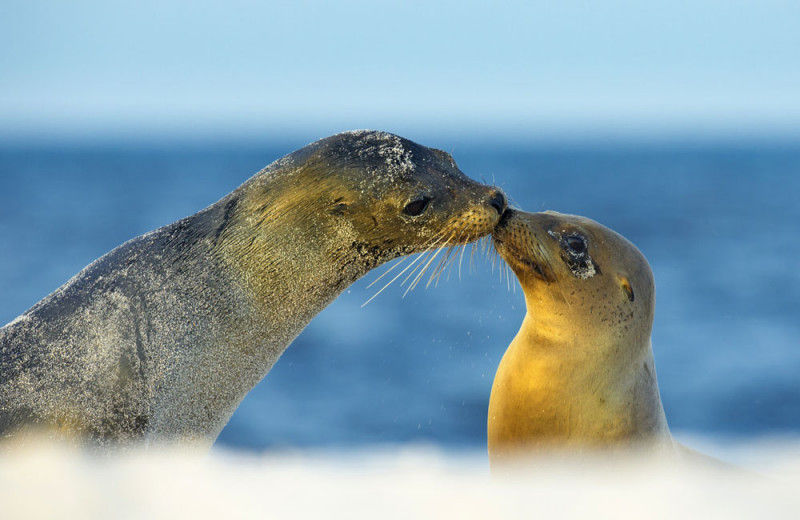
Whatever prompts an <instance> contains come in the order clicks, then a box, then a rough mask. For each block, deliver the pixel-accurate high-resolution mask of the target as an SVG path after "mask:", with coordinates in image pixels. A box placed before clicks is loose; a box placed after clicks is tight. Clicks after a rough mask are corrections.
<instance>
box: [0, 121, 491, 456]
mask: <svg viewBox="0 0 800 520" xmlns="http://www.w3.org/2000/svg"><path fill="white" fill-rule="evenodd" d="M498 193H499V192H498V191H497V190H496V189H494V188H491V187H489V186H484V185H482V184H479V183H476V182H474V181H472V180H470V179H469V178H467V177H466V176H465V175H464V174H463V173H461V172H460V171H459V170H458V168H457V167H456V165H455V163H454V162H453V160H452V158H451V157H450V156H449V155H447V154H445V153H444V152H440V151H437V150H433V149H429V148H426V147H423V146H420V145H417V144H415V143H413V142H411V141H408V140H405V139H402V138H400V137H398V136H395V135H391V134H386V133H382V132H371V131H359V132H348V133H344V134H338V135H336V136H332V137H329V138H326V139H323V140H321V141H318V142H316V143H312V144H311V145H309V146H307V147H305V148H303V149H301V150H298V151H297V152H295V153H293V154H290V155H288V156H286V157H284V158H283V159H280V160H278V161H276V162H275V163H273V164H271V165H269V166H268V167H266V168H265V169H264V170H262V171H261V172H259V173H258V174H256V175H255V176H254V177H253V178H251V179H250V180H249V181H247V182H246V183H245V184H243V185H242V186H241V187H239V188H238V189H237V190H235V191H234V192H233V193H231V194H229V195H228V196H226V197H225V198H223V199H222V200H220V201H219V202H217V203H216V204H213V205H212V206H210V207H208V208H206V209H204V210H202V211H200V212H198V213H196V214H194V215H191V216H189V217H187V218H185V219H183V220H180V221H178V222H175V223H173V224H170V225H168V226H165V227H163V228H160V229H158V230H156V231H153V232H151V233H148V234H146V235H143V236H140V237H137V238H134V239H133V240H131V241H129V242H127V243H125V244H123V245H121V246H119V247H118V248H116V249H114V250H113V251H111V252H110V253H108V254H107V255H105V256H103V257H102V258H100V259H98V260H97V261H95V262H94V263H92V264H91V265H89V266H88V267H87V268H85V269H84V270H83V271H81V272H80V273H79V274H77V275H76V276H75V277H74V278H73V279H71V280H70V281H68V282H67V283H66V284H65V285H64V286H62V287H61V288H59V289H58V290H56V291H55V292H54V293H53V294H51V295H50V296H48V297H46V298H45V299H43V300H42V301H41V302H39V303H38V304H36V305H35V306H34V307H33V308H31V309H30V310H29V311H27V312H26V313H25V314H23V315H22V316H20V317H19V318H17V319H16V320H14V321H13V322H12V323H10V324H8V325H7V326H5V327H3V328H2V329H0V435H2V436H12V435H17V436H19V435H21V432H22V431H28V430H29V429H31V428H33V429H36V430H39V431H41V430H45V431H47V432H58V433H63V434H66V435H69V436H78V437H80V438H81V439H86V440H88V441H89V442H90V443H93V444H100V445H114V446H116V445H119V443H126V442H128V441H132V440H143V441H145V442H147V443H150V442H157V441H168V442H169V441H179V442H193V443H197V444H201V445H208V444H210V443H211V442H213V440H214V439H215V438H216V436H217V435H218V434H219V432H220V431H221V429H222V428H223V426H224V425H225V423H226V422H227V421H228V419H229V417H230V415H231V414H232V413H233V411H234V410H235V408H236V407H237V406H238V404H239V402H240V401H241V400H242V399H243V398H244V396H245V394H246V393H247V392H248V391H249V390H250V389H251V388H252V387H253V386H255V384H256V383H258V381H260V380H261V379H262V378H263V377H264V375H265V374H266V373H267V372H268V371H269V370H270V368H271V367H272V365H273V364H274V363H275V362H276V361H277V359H278V357H279V356H280V355H281V353H282V352H283V350H284V349H285V348H286V347H287V346H288V345H289V343H291V341H292V340H293V339H294V338H295V337H296V336H297V334H298V333H299V332H300V331H301V330H302V329H303V327H305V325H306V324H308V322H309V321H310V320H311V319H312V318H313V317H314V316H315V315H316V314H317V313H318V312H319V311H321V310H322V309H323V308H324V307H325V306H326V305H328V304H329V303H330V302H331V301H332V300H333V299H334V298H335V297H336V296H337V295H338V294H339V293H340V292H341V291H342V290H343V289H345V288H346V287H347V286H348V285H350V284H351V283H352V282H353V281H355V280H356V279H357V278H359V277H360V276H362V275H364V274H365V273H366V272H367V271H369V270H370V269H372V268H374V267H376V266H377V265H379V264H381V263H383V262H386V261H388V260H391V259H393V258H396V257H398V256H401V255H405V254H410V253H415V252H419V251H423V250H426V249H427V248H430V247H434V246H435V247H439V246H442V245H452V244H455V243H466V242H469V241H471V240H474V239H476V238H479V237H482V236H485V235H487V234H488V233H490V232H491V230H492V229H493V227H494V225H495V224H496V223H497V221H498V220H499V213H498V209H497V206H498V200H500V201H502V205H503V207H504V204H505V199H504V198H503V197H502V196H501V195H498ZM420 197H425V198H426V199H429V204H428V208H427V209H426V211H424V212H423V213H422V214H421V215H419V216H409V215H407V214H404V213H403V208H404V207H405V206H406V205H407V204H408V203H409V202H411V201H414V200H418V199H419V198H420Z"/></svg>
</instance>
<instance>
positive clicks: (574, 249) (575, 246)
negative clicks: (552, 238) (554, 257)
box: [564, 235, 587, 255]
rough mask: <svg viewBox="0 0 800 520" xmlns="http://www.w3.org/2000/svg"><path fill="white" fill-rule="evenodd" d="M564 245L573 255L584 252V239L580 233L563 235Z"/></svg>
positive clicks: (585, 247)
mask: <svg viewBox="0 0 800 520" xmlns="http://www.w3.org/2000/svg"><path fill="white" fill-rule="evenodd" d="M564 247H565V249H567V250H568V251H569V252H570V253H572V254H574V255H582V254H584V253H585V252H586V249H587V246H586V239H585V238H583V237H582V236H580V235H567V236H566V237H564Z"/></svg>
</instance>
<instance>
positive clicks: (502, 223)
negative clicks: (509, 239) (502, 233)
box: [495, 208, 516, 230]
mask: <svg viewBox="0 0 800 520" xmlns="http://www.w3.org/2000/svg"><path fill="white" fill-rule="evenodd" d="M514 213H516V212H515V211H514V209H513V208H506V210H505V211H503V212H502V213H501V214H500V220H498V221H497V225H496V226H495V229H496V230H497V229H502V228H505V227H506V226H507V225H508V221H509V220H511V217H513V216H514Z"/></svg>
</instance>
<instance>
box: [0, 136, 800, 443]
mask: <svg viewBox="0 0 800 520" xmlns="http://www.w3.org/2000/svg"><path fill="white" fill-rule="evenodd" d="M303 144H305V143H302V142H296V143H282V144H273V145H267V146H262V147H256V146H245V145H241V146H237V145H231V144H225V145H222V144H220V145H216V146H215V145H208V144H206V145H204V146H194V147H192V146H175V147H173V148H169V147H167V148H164V147H155V146H152V147H147V146H140V147H135V148H130V147H129V148H125V147H121V146H117V147H115V146H109V145H105V146H89V145H87V146H82V147H81V146H73V147H60V148H59V147H50V148H47V147H42V146H39V147H21V148H15V149H12V148H0V291H2V298H0V323H6V322H8V321H10V320H12V319H14V318H15V317H16V316H17V315H19V314H21V313H22V312H24V311H25V310H26V309H28V308H29V307H30V306H31V305H33V304H34V303H35V302H36V301H38V300H39V299H41V298H42V297H44V296H46V295H47V294H48V293H50V292H51V291H53V290H54V289H56V288H57V287H58V286H60V285H61V284H62V283H64V282H65V281H67V280H68V279H69V278H70V277H71V276H72V275H74V274H75V273H77V272H78V271H79V270H80V269H81V268H82V267H84V266H85V265H86V264H88V263H89V262H91V261H92V260H94V259H95V258H97V257H99V256H100V255H102V254H103V253H105V252H107V251H109V250H110V249H112V248H113V247H115V246H117V245H119V244H121V243H122V242H124V241H125V240H127V239H129V238H132V237H134V236H136V235H139V234H142V233H144V232H147V231H149V230H152V229H155V228H157V227H159V226H162V225H165V224H168V223H170V222H172V221H174V220H177V219H179V218H181V217H183V216H186V215H188V214H191V213H194V212H196V211H198V210H200V209H202V208H203V207H205V206H207V205H208V204H211V203H213V202H215V201H216V200H218V199H219V198H221V197H222V196H224V195H225V194H226V193H228V192H229V191H231V190H232V189H234V188H235V187H236V186H238V185H239V184H241V183H242V182H244V181H245V180H246V179H247V178H248V177H249V176H250V175H252V174H253V173H255V172H256V171H258V170H259V169H261V168H262V167H263V166H264V165H266V164H267V163H269V162H271V161H272V160H274V159H276V158H278V157H280V156H282V155H284V154H286V153H289V152H291V151H292V150H294V149H296V148H299V147H300V146H302V145H303ZM423 144H428V145H432V146H440V147H442V145H441V144H440V143H423ZM445 148H447V150H448V151H449V152H451V153H452V154H453V155H454V157H455V158H456V160H457V162H458V163H459V165H460V167H461V169H462V170H464V171H465V172H466V173H467V174H468V175H470V176H472V177H474V178H479V179H480V178H484V179H486V180H487V181H489V182H494V183H496V184H498V185H500V186H501V187H503V189H504V190H505V191H506V192H507V193H508V194H509V195H510V197H511V198H512V200H513V203H514V204H515V205H517V206H519V207H521V208H523V209H526V210H529V211H538V210H544V209H553V210H557V211H561V212H566V213H576V214H581V215H585V216H588V217H590V218H592V219H594V220H597V221H599V222H601V223H602V224H604V225H606V226H609V227H611V228H612V229H615V230H616V231H618V232H620V233H621V234H623V235H625V236H626V237H627V238H629V239H630V240H631V241H633V242H634V243H635V244H636V245H637V246H638V247H639V248H640V249H641V250H642V252H643V253H644V254H645V255H646V256H647V258H648V259H649V261H650V263H651V265H652V267H653V270H654V272H655V277H656V284H657V310H656V320H655V326H654V333H653V346H654V351H655V357H656V366H657V369H658V375H659V383H660V388H661V395H662V398H663V401H664V406H665V409H666V412H667V418H668V420H669V423H670V425H671V427H672V428H673V430H675V431H679V432H680V431H683V432H693V433H699V434H707V435H712V436H745V437H747V436H761V435H773V434H787V435H797V434H800V377H798V376H800V341H798V338H800V269H799V268H798V267H797V266H798V258H800V240H798V239H800V232H799V231H798V222H800V203H798V195H800V146H785V145H784V146H778V145H769V144H763V143H761V144H749V145H739V146H734V145H725V146H722V145H720V146H711V145H707V146H693V147H690V146H679V145H659V146H651V147H642V146H632V145H631V146H624V145H615V146H606V147H603V146H590V145H586V146H579V145H570V146H562V147H554V146H544V145H531V146H523V145H515V146H500V145H481V144H477V143H466V144H465V143H460V144H458V143H457V144H454V145H452V146H450V147H449V148H448V147H446V146H445ZM469 266H470V262H469V259H465V261H464V264H463V269H462V271H463V272H462V274H461V277H460V279H459V276H458V273H457V272H456V271H453V272H452V274H451V276H450V278H449V280H447V281H445V280H444V279H442V281H441V282H440V283H439V285H438V287H435V288H433V287H431V288H429V289H427V290H426V289H421V288H418V289H417V290H415V291H414V292H412V293H410V294H409V295H408V296H406V297H405V298H403V297H402V295H403V291H404V290H403V288H400V287H391V288H390V289H388V290H387V291H385V292H384V293H382V294H381V295H380V296H378V297H377V298H376V299H375V300H374V301H372V302H371V303H370V304H368V305H367V306H365V307H363V308H362V307H361V305H362V304H363V303H364V302H365V301H367V300H368V299H369V298H370V297H371V296H372V295H373V294H374V292H375V290H376V288H374V287H373V288H367V285H368V284H369V282H371V281H373V280H374V279H375V278H377V276H378V275H379V274H380V273H382V272H383V270H384V269H385V268H378V269H377V270H376V271H374V272H373V273H370V274H368V275H367V276H366V277H365V278H364V279H362V280H361V281H359V282H358V283H356V284H354V285H353V286H352V287H351V288H350V289H349V290H348V291H346V292H345V293H344V294H342V296H341V297H340V298H339V299H338V300H337V301H335V302H334V303H333V304H332V305H331V306H330V307H328V308H327V309H326V310H325V311H323V312H322V313H321V314H320V315H319V316H317V317H316V318H315V320H314V321H313V322H312V323H311V324H310V325H309V326H308V327H307V328H306V330H305V331H304V332H303V333H302V334H301V335H300V337H299V338H298V339H297V340H296V341H295V342H294V344H293V345H292V346H291V347H290V348H289V349H288V350H287V351H286V353H285V354H284V355H283V357H282V358H281V360H280V361H279V362H278V363H277V365H276V366H275V368H274V369H273V370H272V372H270V374H269V375H268V376H267V378H265V380H264V381H263V382H262V383H261V384H260V385H259V386H257V387H256V388H255V389H254V390H253V391H252V392H251V393H250V394H249V395H248V397H247V398H246V399H245V401H244V402H243V403H242V405H241V407H240V408H239V410H237V412H236V413H235V414H234V416H233V418H232V419H231V421H230V423H229V424H228V426H227V427H226V428H225V430H224V431H223V433H222V435H221V436H220V438H219V440H218V444H220V445H222V446H227V447H234V448H247V449H255V450H262V449H279V448H292V447H324V448H327V447H355V446H363V445H375V444H383V443H418V442H427V443H433V444H436V445H438V446H441V447H444V448H447V449H449V448H480V447H482V446H484V445H485V424H486V409H487V406H488V398H489V390H490V388H491V384H492V378H493V376H494V371H495V369H496V367H497V364H498V363H499V361H500V358H501V356H502V354H503V351H504V349H505V347H506V346H507V345H508V343H509V342H510V340H511V339H512V338H513V336H514V335H515V333H516V331H517V329H518V328H519V324H520V322H521V320H522V317H523V316H524V313H525V307H524V301H523V298H522V292H521V291H520V290H519V289H518V288H517V289H516V290H514V285H515V282H513V283H512V284H510V288H509V284H508V283H507V280H505V279H501V278H500V275H499V272H498V270H494V271H492V269H491V266H490V264H489V263H488V262H487V261H486V260H485V258H484V256H482V255H480V254H476V255H475V258H474V261H473V262H472V267H471V268H470V267H469Z"/></svg>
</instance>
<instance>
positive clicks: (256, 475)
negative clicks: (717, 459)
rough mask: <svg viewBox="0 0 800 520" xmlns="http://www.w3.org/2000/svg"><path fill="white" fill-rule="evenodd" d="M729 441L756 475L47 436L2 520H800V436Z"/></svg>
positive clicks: (8, 486)
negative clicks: (138, 447)
mask: <svg viewBox="0 0 800 520" xmlns="http://www.w3.org/2000/svg"><path fill="white" fill-rule="evenodd" d="M701 444H702V443H701ZM695 446H698V447H702V446H700V445H698V444H697V443H695ZM717 448H718V450H717V451H724V452H725V453H724V454H725V455H727V459H728V460H729V461H731V462H737V463H740V464H742V465H745V466H747V467H748V469H749V470H750V471H739V470H720V469H714V468H710V467H705V466H698V467H691V468H688V467H682V468H677V467H673V466H664V465H660V464H653V463H651V462H648V461H644V460H641V459H639V460H626V461H621V460H614V461H604V462H599V461H595V462H593V463H588V462H582V463H576V462H571V463H566V462H563V461H562V462H559V463H551V464H542V465H540V466H537V467H535V468H531V467H526V468H520V469H517V470H516V471H514V472H511V473H508V474H505V475H490V474H489V470H488V465H487V462H486V459H485V456H484V455H483V454H481V453H472V454H469V455H459V456H456V455H452V454H444V453H442V452H440V451H436V450H433V449H426V448H411V449H409V448H400V449H396V450H386V449H384V450H381V451H375V452H357V453H352V452H350V453H338V454H320V453H312V454H308V453H305V454H294V455H286V454H282V455H276V454H267V455H252V454H250V455H245V454H241V453H232V452H226V451H222V450H215V451H212V453H211V454H208V455H200V454H193V453H187V452H178V451H160V452H152V451H151V452H148V453H128V454H126V455H123V456H116V457H108V456H98V455H96V454H95V455H92V454H87V453H86V452H82V451H79V450H74V449H67V448H64V447H59V446H55V445H52V444H39V445H36V446H35V447H31V446H29V447H27V448H23V449H15V450H13V451H10V452H6V453H4V454H2V456H0V518H3V519H5V518H9V519H16V518H81V519H84V518H102V519H108V518H114V519H116V518H120V519H125V518H169V519H178V518H226V519H227V518H276V519H280V518H380V519H393V518H398V519H400V518H402V519H411V518H443V519H450V518H456V519H463V518H481V519H484V518H485V519H493V518H609V519H611V518H613V519H619V518H631V519H643V518H670V519H673V518H701V517H702V518H725V519H736V518H757V519H765V518H769V519H780V518H792V519H797V518H800V443H798V442H796V441H793V442H779V441H769V442H762V443H759V444H752V445H749V446H741V445H739V446H728V447H726V448H723V449H719V447H717ZM717 454H719V453H717Z"/></svg>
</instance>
